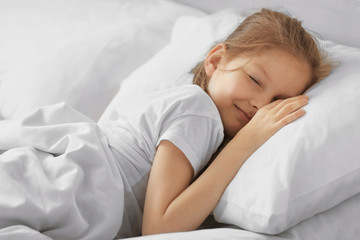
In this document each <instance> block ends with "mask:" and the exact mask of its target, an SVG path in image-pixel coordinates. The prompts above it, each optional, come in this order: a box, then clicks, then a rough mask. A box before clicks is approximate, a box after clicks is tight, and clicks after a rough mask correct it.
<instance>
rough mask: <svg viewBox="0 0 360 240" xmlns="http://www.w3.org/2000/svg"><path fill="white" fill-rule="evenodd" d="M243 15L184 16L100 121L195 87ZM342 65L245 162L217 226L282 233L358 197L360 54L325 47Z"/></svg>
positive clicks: (220, 205)
mask: <svg viewBox="0 0 360 240" xmlns="http://www.w3.org/2000/svg"><path fill="white" fill-rule="evenodd" d="M241 19H242V17H240V16H238V15H236V14H235V13H232V12H221V13H218V14H215V15H210V16H207V17H204V18H200V19H197V18H194V17H183V18H180V19H179V20H178V21H177V23H176V24H175V27H174V31H173V35H172V39H171V43H170V44H169V45H167V46H166V47H165V48H164V49H163V50H162V51H160V52H159V53H158V54H157V55H156V56H154V57H153V58H152V59H151V60H150V61H148V62H147V63H146V64H144V65H143V66H142V67H140V68H139V69H138V70H136V71H135V72H134V73H132V74H131V75H130V76H129V77H128V78H127V79H126V80H125V81H124V82H123V84H122V86H121V88H120V90H119V92H118V94H117V95H116V97H115V98H114V100H113V101H112V103H111V104H110V105H109V106H108V108H107V110H106V111H105V113H104V115H103V116H102V117H101V119H100V121H99V124H100V125H101V124H103V123H104V122H106V121H109V120H112V119H116V117H117V113H118V112H120V111H121V105H122V104H126V102H128V101H131V98H132V97H136V96H138V94H145V93H147V92H150V91H154V90H157V89H163V88H166V87H171V86H175V85H180V84H189V83H191V78H189V77H184V76H186V74H187V73H188V72H189V71H190V70H191V69H192V67H194V66H195V65H196V63H197V62H198V61H200V60H202V59H204V57H205V55H206V53H207V51H208V50H209V49H210V47H211V46H212V45H213V44H212V43H213V42H214V41H217V40H219V39H223V38H226V36H227V35H228V34H229V33H231V32H232V30H233V29H234V28H235V27H236V26H237V25H238V23H239V22H240V21H241ZM323 45H324V48H325V49H326V51H328V52H329V53H330V54H331V56H332V58H334V59H335V60H338V61H339V62H340V65H339V66H338V67H336V68H335V69H334V71H333V73H332V74H331V75H330V76H329V77H327V78H326V79H324V80H323V81H322V82H320V83H319V84H317V85H315V86H314V87H312V88H311V89H310V90H309V91H308V92H307V94H308V95H309V97H310V100H309V104H308V105H307V106H306V107H305V110H306V111H307V113H306V115H305V116H303V117H302V118H300V119H298V120H297V121H295V122H293V123H291V124H289V125H287V126H285V127H284V128H282V129H281V130H280V131H278V132H277V133H276V134H275V135H274V136H273V137H272V138H270V139H269V140H268V141H267V142H266V143H265V144H264V145H263V146H262V147H261V148H259V149H258V150H257V151H256V152H255V153H254V154H253V155H252V156H251V157H250V158H249V159H248V160H247V161H246V162H245V164H244V165H243V167H242V168H241V169H240V171H239V172H238V174H237V175H236V177H235V178H234V179H233V181H232V182H231V184H230V185H229V186H228V187H227V189H226V191H225V192H224V194H223V196H222V197H221V199H220V201H219V203H218V205H217V207H216V209H215V210H214V217H215V219H216V220H217V221H219V222H223V223H229V224H234V225H237V226H239V227H241V228H244V229H247V230H251V231H255V232H262V233H267V234H278V233H280V232H283V231H285V230H286V229H288V228H290V227H292V226H294V225H295V224H297V223H299V222H300V221H302V220H304V219H307V218H310V217H312V216H314V215H315V214H317V213H320V212H323V211H326V210H328V209H330V208H332V207H334V206H336V205H338V204H339V203H341V202H342V201H344V200H346V199H349V198H350V197H352V196H354V195H356V194H358V193H359V192H360V161H359V159H360V153H359V151H357V148H358V145H359V143H360V125H359V124H358V120H359V119H360V111H359V110H358V106H359V105H360V81H359V79H360V72H359V71H358V69H357V68H358V66H360V50H359V49H355V48H350V47H346V46H341V45H338V44H334V43H331V42H323Z"/></svg>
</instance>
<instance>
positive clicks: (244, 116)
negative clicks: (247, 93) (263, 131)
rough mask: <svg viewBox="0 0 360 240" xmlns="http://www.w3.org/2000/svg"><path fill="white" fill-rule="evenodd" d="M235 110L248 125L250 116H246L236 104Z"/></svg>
mask: <svg viewBox="0 0 360 240" xmlns="http://www.w3.org/2000/svg"><path fill="white" fill-rule="evenodd" d="M234 106H235V109H236V110H237V111H236V112H237V113H238V115H239V116H240V118H241V119H242V120H243V121H245V123H248V122H249V121H250V119H251V118H250V116H249V115H248V114H246V113H245V112H244V111H243V110H242V109H241V108H240V107H238V106H237V105H236V104H235V105H234Z"/></svg>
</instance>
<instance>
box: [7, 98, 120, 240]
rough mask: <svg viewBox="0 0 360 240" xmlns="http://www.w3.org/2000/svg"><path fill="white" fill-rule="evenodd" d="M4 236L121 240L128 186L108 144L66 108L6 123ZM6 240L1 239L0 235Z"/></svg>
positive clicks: (51, 108)
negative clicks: (22, 232) (25, 234)
mask: <svg viewBox="0 0 360 240" xmlns="http://www.w3.org/2000/svg"><path fill="white" fill-rule="evenodd" d="M0 133H1V134H0V154H1V155H0V183H1V184H0V213H1V214H0V230H2V231H1V232H4V231H3V230H4V229H10V230H11V231H5V232H6V233H13V234H15V235H14V236H11V234H10V235H9V234H7V235H6V236H7V239H10V238H11V237H13V238H12V239H15V238H16V234H19V231H14V229H15V230H16V229H18V228H19V226H20V229H25V230H26V232H31V233H32V234H33V236H34V238H33V239H113V238H114V237H115V236H116V234H117V231H118V230H119V228H120V226H121V222H122V213H123V205H124V196H123V194H124V190H123V182H122V179H121V176H120V174H119V171H118V167H117V165H116V161H115V159H114V157H113V155H112V153H111V151H110V149H109V147H108V143H107V138H106V137H105V135H104V134H103V133H102V131H101V130H100V129H99V128H98V127H97V125H96V123H94V122H93V121H92V120H90V119H88V118H86V117H85V116H83V115H81V114H80V113H78V112H77V111H75V110H73V109H71V108H69V107H67V106H66V105H65V104H63V103H61V104H56V105H52V106H48V107H44V108H41V109H39V110H37V111H35V112H33V113H32V114H30V115H28V116H27V117H25V118H23V119H21V120H1V121H0ZM0 237H1V236H0Z"/></svg>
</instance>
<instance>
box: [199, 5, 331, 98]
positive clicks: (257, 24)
mask: <svg viewBox="0 0 360 240" xmlns="http://www.w3.org/2000/svg"><path fill="white" fill-rule="evenodd" d="M222 43H223V44H225V46H226V49H227V51H226V55H225V60H226V61H230V60H232V59H234V58H236V57H238V56H240V55H241V56H246V57H251V56H255V55H257V54H259V53H260V52H261V51H263V50H264V49H266V48H270V47H277V48H280V49H282V50H285V51H287V52H289V53H291V54H292V55H294V56H295V57H297V58H299V59H301V60H304V61H305V62H307V63H308V64H309V66H310V67H311V79H310V83H309V85H308V86H307V89H308V88H310V87H311V86H312V85H314V84H315V83H317V82H318V81H320V80H321V79H323V78H324V77H326V76H327V75H329V74H330V72H331V69H332V68H333V63H332V62H331V61H330V58H329V57H328V56H327V55H326V53H325V52H323V51H321V50H320V48H319V44H318V42H317V40H316V39H315V38H314V37H313V36H312V35H311V34H310V33H308V32H307V31H306V30H305V29H304V28H303V27H302V25H301V22H300V21H299V20H297V19H296V18H292V17H289V16H287V15H286V14H284V13H280V12H277V11H273V10H269V9H262V10H261V11H259V12H256V13H254V14H252V15H250V16H249V17H247V18H246V19H245V20H244V21H243V22H242V23H241V24H240V25H239V26H238V27H237V28H236V29H235V30H234V31H233V32H232V33H231V34H230V36H228V38H227V39H226V40H225V41H223V42H222ZM204 62H205V61H202V62H200V63H198V64H197V65H196V67H195V68H194V69H193V70H192V73H193V74H194V79H193V83H194V84H197V85H199V86H200V87H201V88H202V89H204V90H205V91H207V85H208V81H209V77H208V76H207V75H206V72H205V67H204Z"/></svg>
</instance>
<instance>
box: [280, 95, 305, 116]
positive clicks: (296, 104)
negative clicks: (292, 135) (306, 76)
mask: <svg viewBox="0 0 360 240" xmlns="http://www.w3.org/2000/svg"><path fill="white" fill-rule="evenodd" d="M307 103H308V100H307V99H305V98H300V99H297V100H295V101H290V102H288V103H284V104H282V106H280V107H277V108H276V109H274V111H277V113H276V116H277V118H278V119H282V118H284V117H285V116H287V115H289V114H291V113H292V112H295V111H297V110H298V109H300V108H302V107H304V106H305V105H306V104H307Z"/></svg>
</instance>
